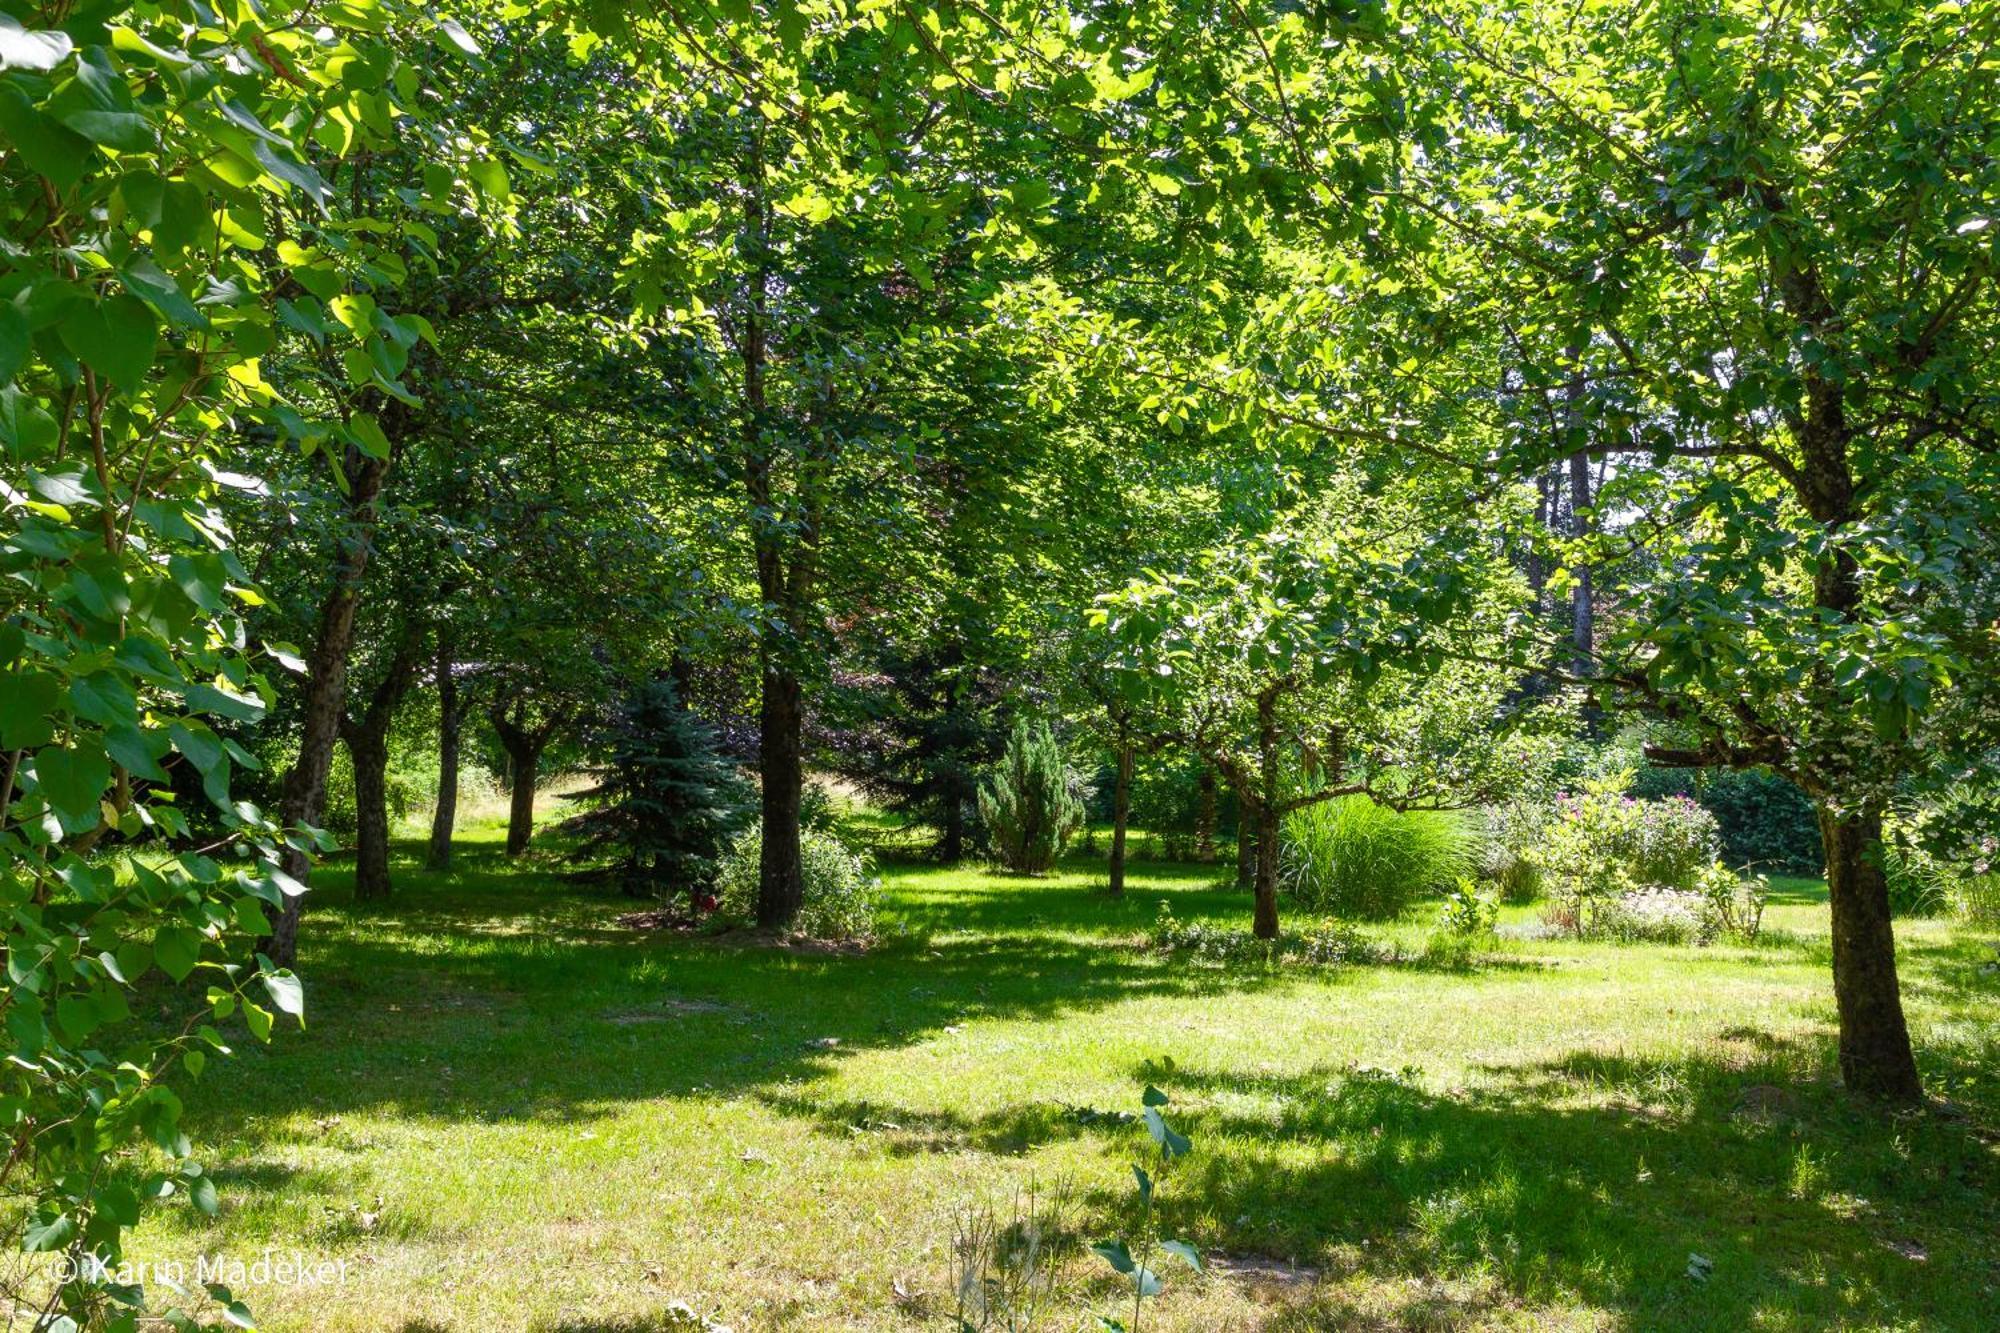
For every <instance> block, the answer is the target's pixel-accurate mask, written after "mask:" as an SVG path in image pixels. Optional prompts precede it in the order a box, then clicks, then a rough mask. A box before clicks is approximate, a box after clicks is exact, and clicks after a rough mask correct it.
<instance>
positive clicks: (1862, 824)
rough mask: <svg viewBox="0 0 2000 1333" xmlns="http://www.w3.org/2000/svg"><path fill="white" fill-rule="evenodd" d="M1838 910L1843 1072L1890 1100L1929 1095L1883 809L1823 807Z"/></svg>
mask: <svg viewBox="0 0 2000 1333" xmlns="http://www.w3.org/2000/svg"><path fill="white" fill-rule="evenodd" d="M1819 828H1820V840H1821V843H1822V845H1823V847H1824V849H1825V851H1826V887H1827V897H1828V899H1829V900H1830V902H1831V905H1832V908H1833V996H1834V1003H1835V1005H1836V1007H1837V1008H1838V1009H1839V1011H1840V1077H1841V1080H1842V1081H1843V1082H1845V1083H1846V1084H1847V1086H1848V1088H1849V1090H1851V1091H1854V1092H1859V1093H1864V1094H1866V1095H1868V1096H1871V1097H1880V1098H1883V1099H1885V1100H1887V1101H1894V1102H1903V1103H1913V1102H1916V1101H1919V1100H1921V1099H1922V1097H1923V1084H1922V1083H1921V1082H1920V1081H1919V1079H1918V1078H1917V1063H1916V1058H1915V1057H1914V1056H1913V1055H1912V1054H1911V1051H1910V1032H1909V1028H1908V1026H1907V1025H1906V1024H1905V1023H1904V1021H1903V996H1902V991H1901V989H1900V988H1899V987H1898V985H1897V981H1896V939H1895V932H1894V929H1893V928H1892V927H1891V925H1890V922H1889V882H1888V878H1887V876H1886V875H1885V874H1884V872H1883V865H1882V815H1881V812H1880V811H1879V810H1866V811H1850V812H1846V813H1839V812H1836V811H1835V810H1833V809H1832V808H1831V807H1830V806H1828V805H1827V803H1826V802H1824V801H1822V802H1821V803H1820V806H1819Z"/></svg>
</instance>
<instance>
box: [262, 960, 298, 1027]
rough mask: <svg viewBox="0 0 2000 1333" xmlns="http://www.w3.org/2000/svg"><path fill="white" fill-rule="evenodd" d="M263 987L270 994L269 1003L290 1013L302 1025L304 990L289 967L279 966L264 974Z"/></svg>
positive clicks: (281, 1010) (283, 1011)
mask: <svg viewBox="0 0 2000 1333" xmlns="http://www.w3.org/2000/svg"><path fill="white" fill-rule="evenodd" d="M264 989H265V991H266V992H268V993H269V994H270V996H271V1003H272V1004H275V1005H277V1006H278V1009H279V1011H280V1012H282V1013H287V1014H290V1015H291V1016H292V1017H294V1018H296V1019H298V1020H299V1026H300V1027H304V1026H305V1021H306V992H305V987H304V986H303V985H302V984H300V982H299V979H298V977H297V976H296V975H294V974H293V973H292V972H291V971H290V970H289V969H286V968H280V969H279V970H278V971H275V972H266V973H265V974H264Z"/></svg>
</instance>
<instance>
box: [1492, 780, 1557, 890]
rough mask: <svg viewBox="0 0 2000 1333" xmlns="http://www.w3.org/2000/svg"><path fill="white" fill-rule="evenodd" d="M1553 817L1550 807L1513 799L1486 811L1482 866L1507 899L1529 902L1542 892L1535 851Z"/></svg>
mask: <svg viewBox="0 0 2000 1333" xmlns="http://www.w3.org/2000/svg"><path fill="white" fill-rule="evenodd" d="M1549 817H1550V816H1549V811H1548V809H1547V807H1545V806H1543V805H1541V804H1538V803H1537V802H1534V801H1509V802H1508V803H1507V804H1505V805H1496V806H1491V807H1489V808H1488V809H1487V810H1486V814H1485V820H1486V829H1485V835H1486V836H1485V840H1484V842H1483V843H1482V845H1481V849H1480V867H1479V869H1480V873H1481V874H1482V875H1484V876H1485V877H1486V878H1487V879H1488V880H1490V881H1492V883H1493V885H1494V887H1495V888H1497V889H1498V890H1499V891H1500V896H1501V898H1503V899H1505V900H1506V901H1507V902H1510V903H1528V902H1533V901H1534V900H1535V899H1537V898H1539V897H1541V895H1542V868H1541V866H1540V864H1539V863H1537V862H1536V860H1535V850H1536V848H1537V846H1539V844H1540V843H1541V840H1542V833H1543V830H1544V829H1546V828H1547V827H1548V823H1549Z"/></svg>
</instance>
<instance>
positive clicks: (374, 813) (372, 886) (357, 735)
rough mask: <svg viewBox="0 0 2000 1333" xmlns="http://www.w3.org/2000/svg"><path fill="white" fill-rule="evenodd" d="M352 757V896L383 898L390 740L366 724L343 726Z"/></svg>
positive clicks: (364, 899) (386, 889)
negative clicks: (355, 830) (353, 819)
mask: <svg viewBox="0 0 2000 1333" xmlns="http://www.w3.org/2000/svg"><path fill="white" fill-rule="evenodd" d="M341 739H342V740H344V741H346V742H347V753H348V755H349V757H350V758H352V759H353V760H354V811H355V817H356V829H357V832H356V836H355V843H354V897H355V900H356V901H358V902H382V901H384V900H386V899H387V898H388V897H389V743H388V737H387V736H385V735H383V734H380V733H374V732H371V731H369V730H368V729H367V728H365V727H355V726H349V727H346V728H343V729H342V732H341Z"/></svg>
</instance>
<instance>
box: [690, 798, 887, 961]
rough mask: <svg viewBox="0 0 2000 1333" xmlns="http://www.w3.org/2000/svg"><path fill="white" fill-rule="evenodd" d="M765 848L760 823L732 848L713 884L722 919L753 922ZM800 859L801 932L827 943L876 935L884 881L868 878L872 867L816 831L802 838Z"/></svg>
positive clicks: (804, 833)
mask: <svg viewBox="0 0 2000 1333" xmlns="http://www.w3.org/2000/svg"><path fill="white" fill-rule="evenodd" d="M763 848H764V826H763V825H762V824H761V823H759V824H755V825H753V826H752V827H751V828H750V829H748V830H747V831H746V832H744V833H743V834H742V835H741V836H739V837H738V838H737V839H736V841H734V842H732V843H731V844H729V850H728V851H727V852H726V853H724V855H723V858H722V865H721V868H720V870H719V871H718V872H717V874H716V880H715V882H716V888H717V889H718V890H719V895H718V896H719V898H720V903H719V906H718V908H717V911H718V912H719V913H720V914H721V915H722V916H724V917H727V918H731V919H734V920H738V921H749V920H753V919H755V917H756V915H757V879H758V862H759V860H760V859H761V857H762V855H763ZM799 859H800V862H801V864H802V866H803V868H804V871H805V905H804V906H803V907H801V908H800V909H799V918H798V922H797V930H798V932H799V933H800V934H802V935H810V936H812V937H813V938H814V939H823V940H845V939H856V938H860V937H862V936H867V935H871V934H873V933H874V930H875V904H876V899H877V897H878V896H879V895H880V891H881V887H882V881H881V880H880V879H878V878H877V877H876V876H875V875H873V874H871V873H870V867H869V865H868V863H867V862H866V861H864V860H863V859H862V858H861V857H859V856H856V855H855V854H854V853H853V852H851V851H849V850H848V849H847V845H846V844H845V843H843V842H841V840H840V839H838V838H836V837H834V836H833V835H832V834H831V833H826V832H823V831H821V830H819V829H813V828H808V829H802V830H801V831H800V833H799Z"/></svg>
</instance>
